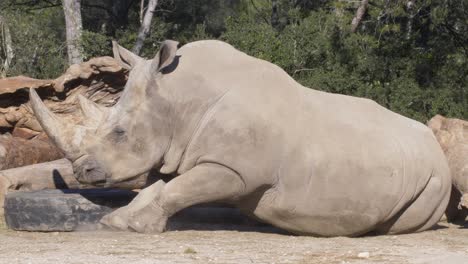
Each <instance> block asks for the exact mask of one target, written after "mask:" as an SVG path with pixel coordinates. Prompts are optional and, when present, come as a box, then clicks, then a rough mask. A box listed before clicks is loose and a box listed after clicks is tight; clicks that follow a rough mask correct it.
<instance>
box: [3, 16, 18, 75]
mask: <svg viewBox="0 0 468 264" xmlns="http://www.w3.org/2000/svg"><path fill="white" fill-rule="evenodd" d="M0 31H1V41H2V43H3V47H2V48H3V50H4V51H5V63H4V64H3V70H2V71H1V72H0V77H2V78H5V77H6V75H7V73H8V70H9V68H10V65H11V61H12V60H13V57H14V56H15V54H14V52H13V42H12V41H11V34H10V28H9V27H8V24H7V23H6V21H5V19H4V18H3V17H2V16H1V15H0Z"/></svg>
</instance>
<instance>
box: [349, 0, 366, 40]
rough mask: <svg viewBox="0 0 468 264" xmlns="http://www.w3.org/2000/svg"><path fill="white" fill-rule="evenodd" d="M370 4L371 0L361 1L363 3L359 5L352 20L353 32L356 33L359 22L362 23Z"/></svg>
mask: <svg viewBox="0 0 468 264" xmlns="http://www.w3.org/2000/svg"><path fill="white" fill-rule="evenodd" d="M368 4H369V0H362V1H361V4H360V5H359V7H358V9H357V11H356V16H355V17H354V18H353V21H352V22H351V32H353V33H355V32H356V31H357V28H358V27H359V24H361V20H362V18H363V17H364V15H365V14H366V11H367V5H368Z"/></svg>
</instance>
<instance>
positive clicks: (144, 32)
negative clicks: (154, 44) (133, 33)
mask: <svg viewBox="0 0 468 264" xmlns="http://www.w3.org/2000/svg"><path fill="white" fill-rule="evenodd" d="M157 5H158V0H149V3H148V7H147V9H146V13H145V17H144V18H143V23H142V24H141V26H140V30H139V31H138V37H137V40H136V42H135V46H134V47H133V49H132V51H133V52H134V53H135V54H138V55H139V54H140V52H141V49H142V48H143V43H144V41H145V39H146V37H147V36H148V34H149V32H150V28H151V20H153V15H154V10H155V9H156V6H157Z"/></svg>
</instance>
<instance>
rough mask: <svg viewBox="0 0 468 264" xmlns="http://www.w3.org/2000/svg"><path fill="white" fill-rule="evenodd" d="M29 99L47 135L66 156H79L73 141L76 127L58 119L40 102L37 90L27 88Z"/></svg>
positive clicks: (72, 157) (71, 157)
mask: <svg viewBox="0 0 468 264" xmlns="http://www.w3.org/2000/svg"><path fill="white" fill-rule="evenodd" d="M29 100H30V101H31V107H32V109H33V111H34V115H35V116H36V118H37V120H38V121H39V124H41V126H42V129H44V131H45V132H46V133H47V136H49V138H50V139H51V140H52V141H53V142H54V143H55V145H56V146H57V147H58V148H59V149H61V150H62V151H63V152H64V154H65V155H66V156H67V158H70V159H74V158H76V157H78V156H79V149H78V147H77V146H76V145H75V144H76V143H77V142H74V141H73V135H74V134H75V130H76V129H78V128H76V127H75V126H73V125H70V124H66V123H64V122H63V121H61V120H59V119H58V118H57V117H56V116H55V115H54V114H53V113H52V112H51V111H50V110H49V109H47V107H46V106H45V105H44V103H43V102H42V100H41V98H39V95H38V94H37V92H36V91H35V90H34V89H33V88H30V89H29ZM73 143H75V144H73Z"/></svg>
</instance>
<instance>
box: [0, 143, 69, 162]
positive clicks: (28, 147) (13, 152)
mask: <svg viewBox="0 0 468 264" xmlns="http://www.w3.org/2000/svg"><path fill="white" fill-rule="evenodd" d="M62 157H63V154H62V152H61V151H60V150H59V149H58V148H57V147H55V146H54V145H53V144H52V143H51V142H50V141H49V140H48V138H47V137H44V136H39V137H36V138H34V139H31V140H28V139H24V138H20V137H13V136H11V135H2V136H0V170H5V169H11V168H16V167H21V166H25V165H29V164H35V163H41V162H47V161H51V160H56V159H60V158H62Z"/></svg>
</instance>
